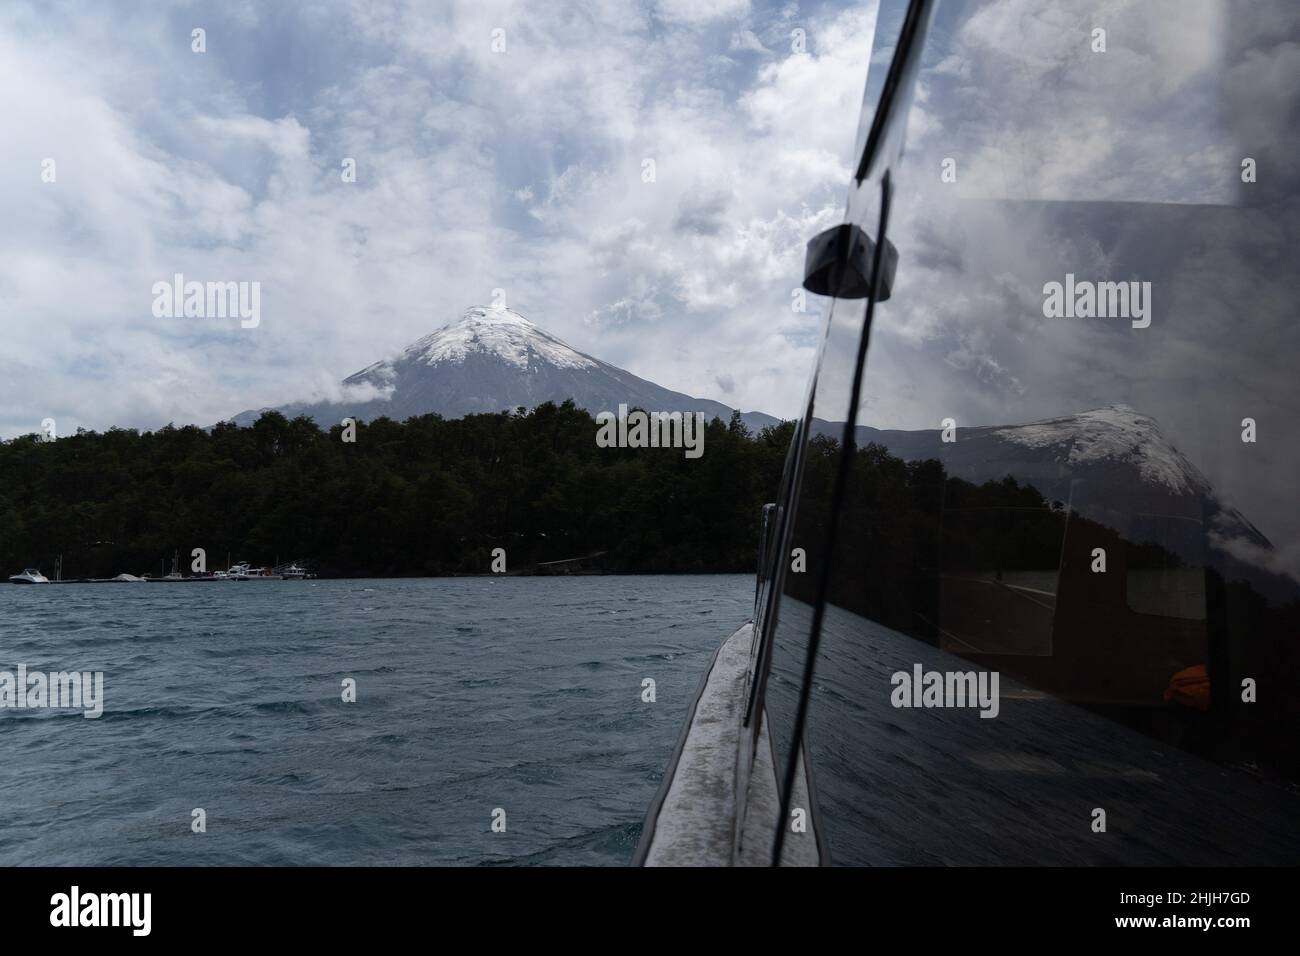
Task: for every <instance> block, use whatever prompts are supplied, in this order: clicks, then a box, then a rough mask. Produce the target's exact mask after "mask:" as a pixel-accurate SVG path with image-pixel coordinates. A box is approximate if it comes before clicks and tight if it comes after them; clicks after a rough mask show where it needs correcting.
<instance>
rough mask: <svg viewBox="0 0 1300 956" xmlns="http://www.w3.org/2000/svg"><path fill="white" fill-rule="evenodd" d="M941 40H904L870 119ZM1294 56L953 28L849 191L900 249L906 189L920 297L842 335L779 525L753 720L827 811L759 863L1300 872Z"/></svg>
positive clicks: (1142, 38) (1176, 9)
mask: <svg viewBox="0 0 1300 956" xmlns="http://www.w3.org/2000/svg"><path fill="white" fill-rule="evenodd" d="M909 9H912V10H915V9H916V7H915V5H912V4H908V3H901V2H900V3H891V2H890V0H883V2H882V3H881V5H880V12H879V14H878V17H877V39H876V44H875V52H874V53H873V56H872V62H871V65H870V72H869V74H868V83H867V95H866V99H865V102H867V103H871V104H873V105H874V103H876V102H879V99H880V93H881V90H882V89H883V87H884V85H885V84H886V82H887V79H888V75H889V73H888V71H889V65H890V62H891V58H892V53H893V51H894V47H895V45H896V44H897V42H898V38H899V36H900V34H901V32H902V29H903V26H904V24H905V23H906V22H907V16H908V10H909ZM1230 13H1231V15H1230ZM1293 19H1294V18H1280V17H1273V16H1270V15H1269V8H1268V5H1266V4H1261V5H1249V6H1244V5H1232V6H1231V11H1229V4H1227V3H1226V2H1224V3H1220V2H1210V0H1207V2H1204V3H1198V4H1193V5H1187V4H1184V3H1177V2H1173V0H1143V2H1136V0H1135V2H1131V3H1114V2H1106V3H1101V2H1083V3H1079V4H1071V5H1069V7H1068V9H1067V8H1065V7H1063V6H1062V5H1060V4H1058V3H1052V2H1047V0H1041V2H1039V0H1015V2H1001V3H993V2H969V3H960V4H943V5H940V6H939V7H938V8H937V9H936V10H935V12H934V14H933V19H932V22H930V23H929V29H927V30H926V31H925V32H924V37H925V43H924V47H923V48H922V51H921V56H920V60H919V72H918V73H917V75H916V83H915V89H914V91H913V92H912V93H911V97H910V100H909V101H908V102H909V105H910V110H908V111H907V112H906V116H905V118H906V127H905V131H906V139H907V142H906V145H905V151H904V152H903V159H902V161H901V162H899V161H897V160H896V158H894V157H893V156H892V154H891V153H890V152H889V148H888V145H889V143H890V142H891V136H892V135H894V134H895V133H897V135H899V136H901V135H902V131H903V127H902V126H901V125H899V126H898V127H897V129H893V128H892V127H889V126H888V125H887V124H886V126H885V127H884V132H883V133H880V134H878V135H877V136H876V137H875V138H876V140H877V141H882V142H884V143H886V146H885V147H878V148H881V149H883V152H882V153H881V154H880V157H879V158H878V159H869V160H868V161H867V162H866V163H865V166H866V171H867V176H866V178H865V179H864V181H863V182H862V183H861V185H857V184H854V185H853V186H852V187H851V189H850V201H849V208H848V216H847V221H849V222H852V223H854V224H856V225H857V226H859V227H860V228H861V229H862V230H863V231H864V232H865V233H866V234H867V235H868V236H870V237H872V239H873V240H877V241H878V240H879V239H880V238H881V233H880V228H879V226H880V220H881V215H880V214H881V207H882V204H883V201H882V196H883V193H882V185H883V181H884V179H885V177H886V175H887V177H888V180H889V183H890V187H889V188H890V193H889V208H890V213H889V222H888V228H887V238H888V240H889V242H890V243H891V244H892V245H893V247H894V248H895V249H896V250H897V255H898V264H897V271H896V275H895V276H894V279H893V288H892V290H891V293H892V294H891V295H890V297H889V299H888V300H887V301H880V302H876V303H875V305H874V306H872V305H871V303H870V301H869V300H863V299H841V300H834V301H833V302H832V303H831V304H830V306H829V309H828V310H827V311H828V315H829V317H828V319H827V324H826V330H825V340H824V347H823V349H822V352H821V354H820V357H819V360H818V363H817V367H816V369H815V371H814V375H813V385H812V387H811V390H810V392H811V398H810V401H809V413H808V415H807V417H806V419H805V422H804V427H803V431H802V432H801V438H800V440H799V441H796V442H795V448H794V449H792V452H791V456H792V458H791V461H792V463H793V465H792V469H793V473H792V474H791V475H790V476H789V478H788V480H787V481H786V483H785V488H784V494H786V495H787V496H788V497H787V498H783V499H779V501H778V504H779V506H780V507H781V508H785V509H788V514H786V515H784V517H783V519H782V520H783V527H784V529H785V530H784V543H783V544H781V545H780V546H778V547H774V548H773V549H772V551H773V558H772V564H771V570H770V572H769V581H770V587H771V588H772V589H773V596H774V597H775V598H777V600H775V601H774V602H773V603H772V604H771V606H770V610H769V612H768V613H767V615H766V618H765V620H764V629H765V634H764V637H765V639H766V643H765V644H764V646H763V650H762V654H763V668H762V670H763V674H762V675H761V676H760V679H759V680H758V681H756V685H757V687H758V691H759V693H758V697H757V703H756V706H757V707H758V708H759V709H761V711H762V713H763V715H764V720H765V722H766V728H767V730H768V736H769V737H770V746H771V749H772V754H773V757H774V759H775V762H776V767H777V770H776V775H777V778H778V783H782V782H784V781H785V780H787V779H791V780H794V781H796V783H797V784H799V785H798V786H796V787H794V788H793V789H791V788H789V787H787V788H785V801H784V805H783V808H782V811H781V815H780V816H779V817H777V818H776V819H767V820H757V819H751V820H748V821H747V823H746V834H747V838H748V839H764V838H773V840H774V842H775V840H776V839H777V834H778V833H779V834H780V837H779V839H780V841H781V842H783V843H788V842H789V841H793V840H797V839H814V838H815V839H817V840H818V841H819V842H820V843H823V844H824V847H823V849H824V853H825V854H827V855H828V856H829V859H830V860H831V861H833V862H837V863H848V864H940V865H942V864H1026V865H1033V864H1059V863H1070V864H1095V863H1117V862H1124V863H1129V864H1143V863H1152V864H1154V863H1176V864H1207V863H1209V864H1234V863H1256V864H1260V863H1272V862H1279V863H1280V862H1294V861H1295V859H1297V858H1300V833H1297V831H1296V830H1295V828H1294V826H1293V822H1294V815H1295V799H1296V798H1295V795H1294V794H1295V784H1296V781H1297V780H1300V744H1298V743H1297V737H1296V735H1295V734H1294V732H1293V728H1294V727H1295V726H1296V721H1297V719H1298V718H1300V643H1298V642H1297V637H1296V635H1297V634H1298V633H1300V627H1298V625H1300V546H1297V542H1298V541H1300V512H1298V511H1297V509H1295V507H1294V491H1293V476H1294V475H1295V474H1297V473H1300V446H1298V445H1297V443H1296V441H1295V439H1294V432H1295V429H1294V422H1295V421H1297V420H1300V395H1298V394H1297V393H1296V390H1295V389H1294V387H1293V386H1292V385H1291V382H1292V380H1293V371H1292V369H1291V368H1290V363H1291V359H1290V356H1292V355H1294V354H1295V352H1296V351H1297V349H1300V326H1298V325H1297V323H1296V322H1295V321H1294V312H1295V305H1294V303H1295V302H1297V301H1300V275H1298V274H1297V271H1296V270H1295V269H1294V268H1293V266H1292V265H1291V264H1290V263H1289V257H1290V256H1291V255H1293V252H1292V251H1290V250H1293V249H1294V247H1295V243H1296V241H1297V240H1298V239H1300V236H1297V230H1298V228H1300V227H1297V219H1296V217H1295V215H1294V210H1295V208H1296V201H1297V195H1298V193H1297V187H1300V173H1297V172H1295V167H1294V163H1293V162H1291V159H1290V157H1294V156H1295V155H1297V154H1298V153H1300V142H1298V140H1300V133H1297V128H1296V126H1295V124H1294V123H1290V122H1287V121H1286V120H1285V117H1289V116H1294V115H1295V114H1296V112H1297V107H1298V106H1300V87H1298V86H1297V84H1295V83H1294V70H1288V69H1287V68H1286V64H1287V62H1288V60H1287V57H1288V56H1290V55H1292V54H1289V53H1288V52H1287V51H1293V50H1294V49H1295V46H1296V43H1297V42H1298V41H1300V36H1298V35H1297V31H1296V27H1295V25H1294V22H1293ZM1099 31H1100V32H1099ZM904 92H906V91H904ZM1098 104H1104V106H1105V109H1099V108H1098ZM874 116H875V114H874V111H873V109H872V108H868V109H865V110H864V120H863V124H862V130H861V131H860V132H859V142H860V143H861V144H862V145H863V147H864V148H865V146H866V144H867V143H868V141H870V140H871V139H872V137H871V133H870V130H871V129H872V124H873V121H874ZM900 145H901V141H900ZM1263 170H1267V175H1264V173H1263V172H1262V171H1263ZM869 312H870V325H871V327H870V336H869V343H870V347H869V350H868V352H867V358H866V361H865V365H863V366H859V365H858V362H857V356H858V354H859V346H860V344H861V341H862V335H863V333H864V322H865V320H866V319H867V316H868V313H869ZM850 419H855V420H856V427H855V428H854V430H853V432H852V440H851V442H850V443H849V444H850V450H849V451H848V452H847V457H846V450H845V449H846V442H845V432H844V425H843V423H844V422H846V421H849V420H850ZM841 475H842V477H839V476H841ZM837 489H838V490H837ZM823 595H824V601H823V600H822V596H823ZM819 607H820V609H821V610H820V624H819V626H817V627H816V628H814V621H815V619H817V618H818V617H819V610H818V609H819ZM995 675H996V684H994V676H995ZM805 686H806V687H807V688H808V690H807V693H806V694H805V693H804V688H805ZM801 712H802V714H803V733H802V736H803V738H804V740H805V747H806V767H803V766H799V765H798V764H797V762H796V755H797V754H798V752H799V751H798V748H797V746H796V743H797V739H798V737H799V736H800V733H799V726H800V714H801ZM792 767H793V768H794V771H793V773H792V770H791V768H792ZM801 804H807V806H802V805H801ZM800 810H802V811H804V812H805V813H806V814H811V820H812V821H813V823H814V826H813V827H810V828H807V829H808V830H812V831H815V833H814V834H813V835H811V836H810V835H808V834H807V832H806V831H803V832H801V831H798V830H797V829H796V828H795V826H794V822H793V821H794V819H795V818H796V816H797V815H796V814H795V811H800ZM1229 810H1230V811H1231V812H1227V811H1229ZM1097 811H1101V816H1098V814H1097ZM1099 820H1100V821H1101V823H1100V825H1101V826H1102V827H1103V829H1098V826H1099Z"/></svg>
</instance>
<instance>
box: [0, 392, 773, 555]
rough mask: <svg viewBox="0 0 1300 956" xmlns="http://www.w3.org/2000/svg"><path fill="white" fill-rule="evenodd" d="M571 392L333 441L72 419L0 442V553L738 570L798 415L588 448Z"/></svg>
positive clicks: (374, 426)
mask: <svg viewBox="0 0 1300 956" xmlns="http://www.w3.org/2000/svg"><path fill="white" fill-rule="evenodd" d="M596 431H597V424H596V421H595V419H594V418H592V416H591V415H589V414H588V413H587V412H585V411H583V410H581V409H579V408H575V407H574V405H573V404H572V403H571V402H565V403H564V404H563V405H558V406H557V405H554V404H551V403H546V404H543V405H540V406H538V407H537V408H536V409H534V410H532V411H531V412H523V411H519V412H516V413H501V414H490V415H470V416H467V417H465V418H461V419H451V420H449V419H443V418H441V417H440V416H437V415H426V416H421V417H417V418H412V419H409V420H408V421H406V422H402V423H398V422H394V421H390V420H388V419H382V418H381V419H378V420H376V421H373V422H370V423H361V424H358V426H357V428H356V435H355V441H353V442H346V441H344V440H343V438H344V436H343V433H342V429H341V428H340V427H339V426H335V427H333V428H331V429H330V430H329V431H323V430H321V429H320V428H318V427H317V426H316V425H315V424H314V423H313V422H312V421H310V420H309V419H306V418H298V419H295V420H292V421H290V420H287V419H285V417H284V416H283V415H280V414H278V413H275V412H269V413H267V414H264V415H263V416H262V417H261V418H260V419H259V420H258V421H257V423H256V424H255V425H253V426H252V427H249V428H240V427H236V426H235V425H232V424H221V425H218V426H216V427H215V428H213V429H211V430H204V429H202V428H196V427H193V426H190V427H185V428H175V427H171V426H168V427H166V428H162V429H159V430H158V431H154V432H143V433H141V432H137V431H135V430H129V429H117V428H114V429H111V430H109V431H107V432H104V433H102V434H101V433H96V432H84V431H83V432H78V433H77V434H76V435H71V436H68V437H66V438H61V439H59V440H57V441H53V442H47V441H42V440H41V439H40V438H39V437H38V436H26V437H22V438H17V439H13V440H11V441H7V442H3V443H0V562H2V563H0V568H8V569H10V570H6V571H5V574H6V575H7V574H12V573H14V571H16V570H18V569H21V568H22V567H24V566H29V565H30V566H39V567H41V568H43V569H44V570H45V571H46V572H47V573H49V574H52V573H53V568H54V564H55V561H56V559H57V557H58V556H59V555H62V556H63V576H64V577H65V578H69V577H111V576H113V575H115V574H118V573H120V572H128V573H131V574H145V573H150V574H157V573H158V572H159V570H160V568H161V567H162V566H164V564H165V566H166V568H167V569H170V565H171V557H172V555H173V553H174V552H176V551H179V552H180V555H181V570H182V571H184V572H185V573H189V569H190V557H189V555H190V553H191V551H192V550H193V549H194V548H203V549H204V550H205V552H206V554H207V557H208V568H209V570H212V569H217V568H224V567H225V566H226V561H227V555H229V558H230V560H233V561H241V560H246V561H249V562H251V563H253V564H255V565H259V564H263V565H269V564H273V563H278V562H287V561H289V560H294V559H306V560H307V561H309V562H310V564H311V566H312V567H313V568H314V569H316V570H317V571H318V572H319V573H321V574H322V575H376V576H384V575H440V574H454V573H466V572H468V573H475V572H477V573H485V572H487V571H488V570H489V568H490V562H491V558H490V555H491V553H492V550H493V549H494V548H504V549H505V551H506V562H507V569H508V570H509V571H515V570H525V569H527V568H529V567H531V566H533V565H535V564H536V563H538V562H542V561H551V560H557V559H564V558H570V557H577V556H583V555H589V554H592V553H594V552H600V551H603V552H605V554H604V555H602V556H601V557H600V558H597V559H595V560H594V561H593V562H592V563H591V564H592V566H595V567H599V568H603V569H606V570H617V571H666V572H714V571H752V570H754V563H755V548H756V544H757V540H758V522H759V515H760V510H761V508H762V505H763V503H764V502H766V501H771V500H772V499H773V496H774V495H775V494H776V489H777V484H778V483H779V481H780V476H781V468H782V465H783V464H784V460H785V453H786V448H787V446H788V445H789V441H790V435H791V434H792V432H793V425H791V424H788V423H787V424H784V425H781V426H777V427H774V428H767V429H764V430H763V432H762V434H759V435H752V434H750V432H749V430H748V429H747V428H746V427H745V426H744V424H743V423H742V422H741V421H740V419H739V416H735V417H733V419H732V421H731V422H730V423H725V424H724V423H723V422H722V421H721V420H719V419H714V420H713V421H712V422H711V423H709V424H708V425H707V426H706V429H705V439H704V455H703V457H701V458H698V459H693V460H692V459H687V458H685V457H684V455H683V453H682V450H681V449H671V448H662V449H660V448H653V449H649V448H647V449H627V448H599V447H597V446H596V442H595V435H596Z"/></svg>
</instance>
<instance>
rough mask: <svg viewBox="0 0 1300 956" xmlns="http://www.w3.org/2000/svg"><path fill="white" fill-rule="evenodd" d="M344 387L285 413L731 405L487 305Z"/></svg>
mask: <svg viewBox="0 0 1300 956" xmlns="http://www.w3.org/2000/svg"><path fill="white" fill-rule="evenodd" d="M342 394H343V395H344V396H345V397H344V399H343V400H341V401H331V402H314V403H295V404H292V405H287V406H284V407H282V408H280V409H279V411H281V412H283V413H284V414H285V415H287V416H289V417H294V416H296V415H307V416H309V417H311V418H314V419H315V420H316V421H317V423H319V424H321V425H323V426H325V427H329V426H330V425H336V424H338V422H339V421H341V420H342V419H343V418H345V417H350V418H355V419H359V420H370V419H374V418H378V417H380V416H381V415H382V416H386V417H388V418H392V419H394V420H397V421H401V420H403V419H406V418H410V417H411V416H413V415H427V414H430V413H436V414H439V415H443V416H445V417H448V418H459V417H461V416H463V415H472V414H475V413H479V412H500V411H504V410H512V409H515V408H518V407H520V406H523V407H524V408H533V407H535V406H537V405H540V404H541V403H542V402H547V401H551V402H556V403H560V402H563V401H565V400H566V399H573V401H574V403H575V404H577V405H578V406H579V407H580V408H585V409H586V410H587V411H589V412H591V413H593V414H595V413H597V412H602V411H614V410H616V409H617V408H618V406H619V405H620V404H626V405H628V406H629V407H638V408H643V409H645V410H647V411H662V412H673V411H681V412H704V414H705V416H706V417H707V418H714V417H717V418H721V419H722V420H723V421H726V420H728V419H729V418H730V417H731V413H732V409H731V408H730V407H728V406H726V405H723V404H722V403H721V402H714V401H710V400H708V399H701V398H693V397H691V396H690V395H684V394H682V393H681V392H674V391H671V390H669V389H666V388H663V387H661V386H659V385H656V384H655V383H653V382H649V381H646V380H645V379H643V378H638V377H637V376H635V375H633V374H632V373H631V372H628V371H625V370H623V369H621V368H617V367H616V366H613V365H610V364H608V363H607V362H602V361H600V360H599V359H597V358H594V357H592V356H590V355H587V354H586V353H584V352H579V351H578V350H577V349H575V348H573V347H572V346H570V345H568V344H567V343H565V342H563V341H561V340H560V339H559V338H558V337H556V336H554V335H552V334H551V333H550V332H547V331H546V330H545V329H543V328H542V327H541V326H538V325H536V324H534V323H533V322H530V321H529V320H528V319H526V318H524V316H522V315H520V314H519V313H518V312H515V311H513V310H511V309H504V308H490V307H486V306H474V307H473V308H470V309H467V310H466V311H465V313H464V315H462V316H461V318H460V319H459V320H457V321H456V322H453V323H451V324H450V325H447V326H444V327H443V328H441V329H438V330H437V331H435V332H432V333H430V334H429V335H426V336H424V337H423V338H420V339H417V340H416V341H414V342H412V343H411V344H410V345H408V346H407V347H406V348H405V349H403V350H402V351H401V352H399V353H398V354H396V355H394V356H392V357H390V358H386V359H383V360H381V361H378V362H375V363H374V364H373V365H369V366H367V367H366V368H364V369H362V370H361V371H359V372H356V373H355V374H353V375H349V376H348V377H347V378H345V379H344V380H343V382H342ZM261 411H265V409H262V410H261ZM261 411H257V412H243V413H242V414H240V415H237V416H236V417H235V419H234V421H235V422H237V423H239V424H251V423H252V422H254V421H256V420H257V417H258V415H260V414H261ZM743 418H744V420H745V423H746V424H747V425H749V426H750V427H751V428H754V429H758V428H762V427H763V426H764V425H770V424H775V423H776V421H777V419H775V418H773V417H771V416H770V415H764V414H762V413H760V412H750V413H746V414H744V415H743Z"/></svg>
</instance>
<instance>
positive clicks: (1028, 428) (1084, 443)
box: [993, 404, 1209, 495]
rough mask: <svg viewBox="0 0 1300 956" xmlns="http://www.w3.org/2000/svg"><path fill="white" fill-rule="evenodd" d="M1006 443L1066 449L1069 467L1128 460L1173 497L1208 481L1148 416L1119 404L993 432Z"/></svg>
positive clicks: (1203, 486)
mask: <svg viewBox="0 0 1300 956" xmlns="http://www.w3.org/2000/svg"><path fill="white" fill-rule="evenodd" d="M993 434H994V435H995V436H997V437H998V438H1001V439H1004V440H1005V441H1010V442H1014V443H1016V444H1018V445H1023V446H1025V447H1028V448H1049V447H1051V446H1054V445H1059V446H1061V447H1062V449H1064V448H1066V447H1068V448H1069V455H1068V460H1069V461H1070V463H1071V464H1076V465H1077V464H1083V463H1087V462H1102V461H1106V460H1111V461H1128V462H1132V463H1133V464H1135V465H1136V466H1137V468H1138V472H1139V474H1140V475H1141V476H1142V478H1143V479H1144V480H1146V481H1151V482H1157V483H1159V484H1162V485H1164V486H1165V487H1167V488H1168V489H1169V490H1170V491H1172V492H1173V493H1175V494H1182V495H1187V494H1202V493H1205V492H1207V491H1208V490H1209V482H1208V481H1207V480H1206V478H1205V476H1204V475H1202V474H1201V473H1200V472H1199V471H1198V470H1197V469H1196V466H1195V465H1193V464H1192V463H1191V462H1190V461H1188V460H1187V459H1186V458H1185V457H1184V456H1183V455H1182V454H1181V453H1180V452H1179V451H1178V449H1176V448H1174V446H1173V445H1171V444H1169V442H1168V441H1167V440H1166V439H1165V437H1164V435H1163V434H1162V433H1161V431H1160V426H1159V424H1158V423H1157V422H1156V420H1155V419H1154V418H1152V417H1151V416H1150V415H1144V414H1143V413H1141V412H1139V411H1137V410H1136V409H1134V408H1132V407H1130V406H1128V405H1122V404H1116V405H1106V406H1104V407H1103V408H1094V409H1090V410H1089V411H1086V412H1079V413H1078V414H1075V415H1066V416H1064V417H1062V418H1049V419H1046V420H1045V421H1041V422H1030V423H1028V424H1025V425H1011V426H1008V427H1005V428H995V429H993Z"/></svg>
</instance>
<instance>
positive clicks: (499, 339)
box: [348, 306, 599, 381]
mask: <svg viewBox="0 0 1300 956" xmlns="http://www.w3.org/2000/svg"><path fill="white" fill-rule="evenodd" d="M472 353H478V354H481V355H492V356H495V357H497V358H499V359H501V360H502V361H504V362H506V363H507V364H509V365H513V366H514V367H515V368H520V369H536V368H540V367H541V366H543V365H550V366H553V367H555V368H577V369H581V368H596V367H597V365H598V364H599V363H598V362H597V361H596V360H595V359H593V358H592V357H591V356H589V355H583V354H582V353H581V352H579V351H578V350H577V349H574V348H572V347H570V346H569V345H568V344H566V343H564V342H561V341H560V340H559V339H558V338H556V337H555V336H554V335H551V333H549V332H547V331H546V330H545V329H542V328H540V327H539V326H536V325H534V324H533V323H532V322H529V321H528V320H527V319H525V318H524V317H523V316H522V315H520V314H519V313H518V312H515V311H514V310H512V309H504V308H502V309H493V308H488V307H485V306H475V307H474V308H472V309H469V310H467V311H466V312H465V315H464V316H463V317H462V318H461V319H460V321H459V322H454V323H453V324H451V325H448V326H445V327H444V328H441V329H438V331H436V332H431V333H429V334H428V335H426V336H424V337H423V338H421V339H417V340H416V341H414V342H412V343H411V344H410V345H408V346H407V347H406V349H404V350H403V352H402V354H401V355H400V356H399V357H398V359H396V360H395V361H397V362H401V361H414V362H419V363H422V364H424V365H437V364H439V363H443V362H452V363H460V362H464V361H465V359H466V358H467V357H468V356H469V355H470V354H472ZM393 364H394V361H393V360H390V361H387V362H376V363H375V364H374V365H372V366H370V368H367V369H364V370H363V371H360V372H358V373H357V374H356V375H353V376H352V378H353V379H357V378H362V377H364V376H367V375H369V374H371V373H374V372H377V371H382V370H383V369H386V368H391V367H392V366H393ZM348 381H351V379H349V380H348Z"/></svg>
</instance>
